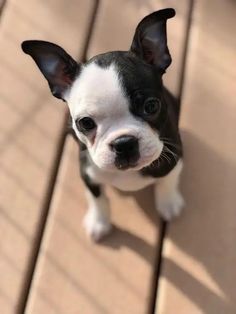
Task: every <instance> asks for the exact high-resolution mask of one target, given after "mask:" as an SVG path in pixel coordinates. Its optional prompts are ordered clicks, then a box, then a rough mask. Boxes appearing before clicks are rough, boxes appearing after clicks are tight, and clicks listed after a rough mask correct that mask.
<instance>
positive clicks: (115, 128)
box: [23, 9, 174, 170]
mask: <svg viewBox="0 0 236 314" xmlns="http://www.w3.org/2000/svg"><path fill="white" fill-rule="evenodd" d="M172 16H174V10H172V9H166V10H161V11H158V12H154V13H153V14H151V15H149V16H147V17H146V18H144V19H143V20H142V21H141V22H140V23H139V25H138V27H137V29H136V32H135V35H134V39H133V42H132V45H131V49H130V51H127V52H110V53H105V54H102V55H98V56H96V57H94V58H92V59H91V60H89V61H88V62H87V63H85V64H83V65H81V64H77V63H76V62H75V61H74V60H73V59H72V58H71V57H70V56H69V55H68V54H67V53H66V52H65V51H64V50H63V49H62V48H60V47H58V46H56V45H54V44H51V43H47V42H41V41H27V42H24V43H23V50H24V51H25V52H26V53H28V54H30V55H31V56H32V57H33V58H34V60H35V61H36V63H37V65H38V66H39V68H40V70H41V71H42V72H43V74H44V76H45V77H46V79H47V80H48V82H49V86H50V88H51V91H52V93H53V95H54V96H56V97H58V98H62V99H63V100H65V101H66V102H67V103H68V106H69V109H70V113H71V117H72V123H73V129H74V131H75V133H76V135H77V137H78V138H79V140H80V141H82V142H83V143H84V144H86V146H87V148H88V151H89V153H90V156H91V158H92V160H93V162H94V163H95V164H96V165H97V166H98V167H99V168H102V169H105V170H126V169H131V170H139V169H142V168H143V167H145V166H147V165H149V164H151V163H152V162H153V161H154V160H156V159H157V158H158V157H159V156H160V154H161V152H162V149H163V143H162V141H161V140H160V138H159V131H160V129H161V127H162V126H163V124H164V123H165V121H166V115H167V108H166V106H165V103H164V101H163V98H162V74H163V73H164V72H165V70H166V68H167V67H168V66H169V64H170V63H171V57H170V54H169V51H168V48H167V43H166V42H167V41H166V20H167V18H170V17H172Z"/></svg>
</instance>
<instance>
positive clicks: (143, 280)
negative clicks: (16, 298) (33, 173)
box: [27, 137, 158, 314]
mask: <svg viewBox="0 0 236 314" xmlns="http://www.w3.org/2000/svg"><path fill="white" fill-rule="evenodd" d="M77 155H78V145H77V143H75V142H74V140H73V139H72V138H70V137H69V138H68V139H67V143H66V147H65V151H64V155H63V161H62V164H61V169H60V173H59V178H58V181H57V185H56V189H55V193H54V198H53V202H52V207H51V213H50V217H49V220H48V224H47V232H46V234H45V237H44V241H43V247H42V250H41V255H40V259H39V262H38V267H37V274H36V277H35V280H34V285H33V292H32V296H31V298H30V300H31V302H30V303H29V305H28V308H27V313H41V312H40V308H41V305H40V303H41V302H43V299H44V295H47V296H48V298H49V300H50V303H52V304H56V306H57V307H58V310H59V312H62V313H78V312H81V313H111V311H112V313H114V314H115V313H123V312H125V311H128V312H129V313H145V303H146V301H147V300H149V298H150V293H151V291H150V285H151V283H152V276H153V272H152V267H150V265H152V263H153V260H154V259H155V255H156V241H157V236H158V234H157V233H158V230H157V224H158V219H157V214H156V212H155V210H154V207H153V203H152V201H149V202H148V204H146V206H148V209H147V208H146V206H144V203H143V202H142V197H145V195H146V192H145V191H144V192H143V193H142V194H141V195H140V196H139V198H138V200H136V199H134V198H133V197H132V196H125V197H124V196H121V195H120V194H119V193H117V192H114V191H111V190H109V191H108V194H109V196H110V198H111V205H112V220H113V223H114V225H115V227H114V232H113V234H112V235H111V236H110V237H108V238H107V239H105V240H104V241H103V242H102V243H101V244H93V243H92V242H91V241H90V240H89V239H88V238H87V237H86V234H85V231H84V229H83V228H82V224H81V223H82V219H83V216H84V214H85V210H86V206H87V204H86V200H85V195H84V187H83V184H82V182H81V179H80V177H79V172H78V156H77ZM151 200H152V199H151ZM137 202H138V203H137ZM143 207H145V208H143ZM140 226H142V227H140ZM59 295H60V297H59Z"/></svg>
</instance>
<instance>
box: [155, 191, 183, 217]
mask: <svg viewBox="0 0 236 314" xmlns="http://www.w3.org/2000/svg"><path fill="white" fill-rule="evenodd" d="M183 207H184V199H183V197H182V195H181V194H180V193H179V192H178V191H175V192H174V193H173V194H171V195H169V196H168V197H166V198H160V199H159V201H158V208H157V209H158V212H159V213H160V215H161V217H162V218H163V219H164V220H166V221H171V220H172V219H174V218H176V217H178V216H179V215H180V213H181V211H182V209H183Z"/></svg>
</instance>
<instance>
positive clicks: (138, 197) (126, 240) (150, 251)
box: [100, 186, 161, 264]
mask: <svg viewBox="0 0 236 314" xmlns="http://www.w3.org/2000/svg"><path fill="white" fill-rule="evenodd" d="M115 192H116V194H118V195H119V196H121V197H122V198H132V199H133V200H134V203H135V205H136V207H137V210H142V212H143V213H144V214H145V216H146V217H147V219H148V220H149V221H150V222H151V223H152V224H153V225H154V226H155V227H156V228H157V239H156V243H158V234H159V231H160V229H161V228H159V226H160V219H159V217H158V214H157V211H156V208H155V204H154V194H153V186H149V187H147V188H145V189H143V190H140V191H137V192H121V191H119V190H115ZM127 210H129V209H127ZM140 228H142V225H140ZM100 245H103V246H108V247H110V248H112V249H114V250H119V249H121V248H122V247H124V246H125V247H128V248H130V249H131V250H132V251H134V252H136V253H137V254H138V255H139V256H141V257H142V258H144V259H145V260H146V261H147V262H149V263H150V264H153V261H154V259H155V258H156V254H157V251H158V250H157V248H156V246H153V245H150V244H149V243H148V242H147V241H146V240H145V239H144V238H142V237H141V236H139V235H137V234H135V233H133V232H130V231H129V230H127V229H124V228H121V227H120V226H118V225H116V224H113V232H112V234H111V235H109V236H108V237H106V238H105V239H103V240H102V241H101V242H100Z"/></svg>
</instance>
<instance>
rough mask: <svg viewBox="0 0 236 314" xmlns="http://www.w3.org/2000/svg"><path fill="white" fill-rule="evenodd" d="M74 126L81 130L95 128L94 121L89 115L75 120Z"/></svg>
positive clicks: (85, 130) (87, 130)
mask: <svg viewBox="0 0 236 314" xmlns="http://www.w3.org/2000/svg"><path fill="white" fill-rule="evenodd" d="M75 123H76V126H77V128H78V130H79V131H81V132H89V131H92V130H93V129H95V127H96V123H95V122H94V121H93V119H92V118H90V117H84V118H82V119H77V120H76V122H75Z"/></svg>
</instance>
